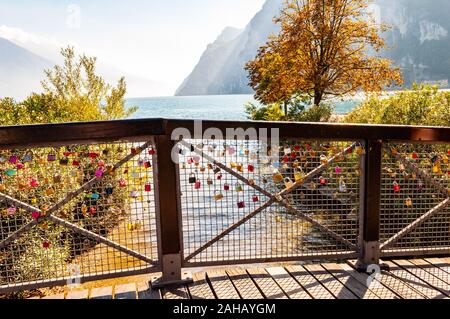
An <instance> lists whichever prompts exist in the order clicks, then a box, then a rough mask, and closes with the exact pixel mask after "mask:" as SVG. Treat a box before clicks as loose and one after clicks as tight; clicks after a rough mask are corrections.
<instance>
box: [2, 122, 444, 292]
mask: <svg viewBox="0 0 450 319" xmlns="http://www.w3.org/2000/svg"><path fill="white" fill-rule="evenodd" d="M180 129H182V130H180ZM230 129H231V130H235V129H242V130H241V131H242V132H244V131H246V130H248V131H247V133H249V132H253V131H254V132H256V134H250V135H249V136H237V135H236V136H235V135H232V136H231V137H230V136H229V131H230ZM252 129H254V130H252ZM213 130H214V131H213ZM180 132H182V134H183V135H184V136H180ZM211 132H214V134H211ZM266 132H267V140H266V139H265V137H266V136H265V133H266ZM208 133H209V136H205V134H208ZM187 135H188V136H187ZM220 135H222V136H220ZM278 140H279V142H278ZM275 142H277V143H276V144H277V145H279V147H276V145H275ZM271 143H273V144H271ZM268 149H269V150H270V151H271V152H269V155H271V156H270V158H269V157H267V158H266V157H264V156H263V155H264V154H263V153H264V151H267V150H268ZM449 157H450V128H437V127H409V126H382V125H341V124H318V123H282V122H231V121H203V122H201V127H200V126H199V123H198V122H195V121H193V120H167V119H146V120H124V121H110V122H94V123H73V124H55V125H34V126H16V127H2V128H0V178H1V179H0V200H1V204H0V205H1V206H0V209H1V214H0V292H11V291H17V290H24V289H31V288H38V287H45V286H54V285H61V284H72V283H77V282H79V281H88V280H95V279H102V278H111V277H118V276H126V275H133V274H142V273H149V272H162V277H160V278H155V280H154V282H153V285H154V287H158V286H161V285H166V284H170V283H174V282H183V281H189V280H190V278H189V274H188V273H184V272H182V269H184V268H190V267H197V266H213V265H227V264H243V263H262V262H276V261H300V260H337V259H348V258H358V259H359V265H360V268H361V270H364V269H365V268H366V267H367V266H368V265H372V264H378V263H379V260H380V258H381V257H395V256H407V255H413V256H418V255H421V256H424V255H442V254H449V253H450V230H449V229H450V216H449V213H450V210H449V204H450V193H449V183H450V166H449ZM174 159H175V161H174Z"/></svg>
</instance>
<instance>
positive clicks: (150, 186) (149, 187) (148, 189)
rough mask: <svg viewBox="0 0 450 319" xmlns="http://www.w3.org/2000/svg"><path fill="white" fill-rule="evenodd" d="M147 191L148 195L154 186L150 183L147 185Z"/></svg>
mask: <svg viewBox="0 0 450 319" xmlns="http://www.w3.org/2000/svg"><path fill="white" fill-rule="evenodd" d="M145 191H146V192H147V193H149V192H151V191H152V185H151V184H150V183H146V184H145Z"/></svg>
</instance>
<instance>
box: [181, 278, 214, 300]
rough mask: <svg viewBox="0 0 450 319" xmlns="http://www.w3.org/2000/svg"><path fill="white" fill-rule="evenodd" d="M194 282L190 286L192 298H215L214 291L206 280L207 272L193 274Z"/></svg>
mask: <svg viewBox="0 0 450 319" xmlns="http://www.w3.org/2000/svg"><path fill="white" fill-rule="evenodd" d="M192 277H193V278H192V279H193V280H194V282H193V283H192V284H190V285H189V286H188V290H189V294H190V295H191V299H215V298H216V297H215V296H214V293H213V292H212V290H211V287H210V286H209V284H208V282H207V281H206V273H204V272H200V273H195V274H193V276H192Z"/></svg>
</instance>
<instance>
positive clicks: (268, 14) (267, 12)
mask: <svg viewBox="0 0 450 319" xmlns="http://www.w3.org/2000/svg"><path fill="white" fill-rule="evenodd" d="M283 1H284V0H268V1H267V2H266V3H265V4H264V7H263V8H262V10H261V11H259V12H258V13H257V14H256V16H255V17H254V18H253V19H252V20H251V21H250V23H249V24H248V25H247V26H246V27H245V29H244V30H243V31H241V32H240V33H239V35H237V36H236V37H234V39H232V40H229V41H225V42H220V43H217V41H216V42H214V43H213V44H211V45H209V46H208V48H207V49H206V51H205V53H204V54H203V56H202V57H201V59H200V62H199V63H198V64H197V66H196V67H195V68H194V70H193V71H192V73H191V74H190V75H189V76H188V77H187V78H186V80H185V81H184V82H183V84H182V85H181V86H180V88H179V89H178V90H177V91H176V93H175V95H209V94H246V93H251V92H252V91H251V88H249V87H248V86H247V83H248V79H247V74H246V73H245V71H244V69H243V67H244V65H245V64H246V63H247V61H249V60H250V59H252V58H254V57H255V55H256V52H257V50H258V48H259V47H260V46H261V45H263V44H264V43H265V42H266V41H267V38H268V37H269V35H271V34H276V33H277V31H278V27H277V26H276V25H275V24H274V23H273V18H274V17H275V16H276V15H277V14H278V12H279V8H280V6H281V4H282V3H283ZM220 38H221V37H220V36H219V38H218V39H220Z"/></svg>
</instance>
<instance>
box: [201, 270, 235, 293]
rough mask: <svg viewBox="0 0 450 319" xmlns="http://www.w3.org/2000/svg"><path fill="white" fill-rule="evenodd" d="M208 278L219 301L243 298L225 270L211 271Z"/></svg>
mask: <svg viewBox="0 0 450 319" xmlns="http://www.w3.org/2000/svg"><path fill="white" fill-rule="evenodd" d="M207 277H208V278H209V282H210V283H211V286H212V288H213V291H214V294H215V295H216V296H217V298H218V299H240V298H241V297H240V296H239V293H238V292H237V291H236V289H235V288H234V286H233V283H232V282H231V280H230V278H228V275H227V274H226V272H225V271H224V270H212V271H209V272H208V273H207Z"/></svg>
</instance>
